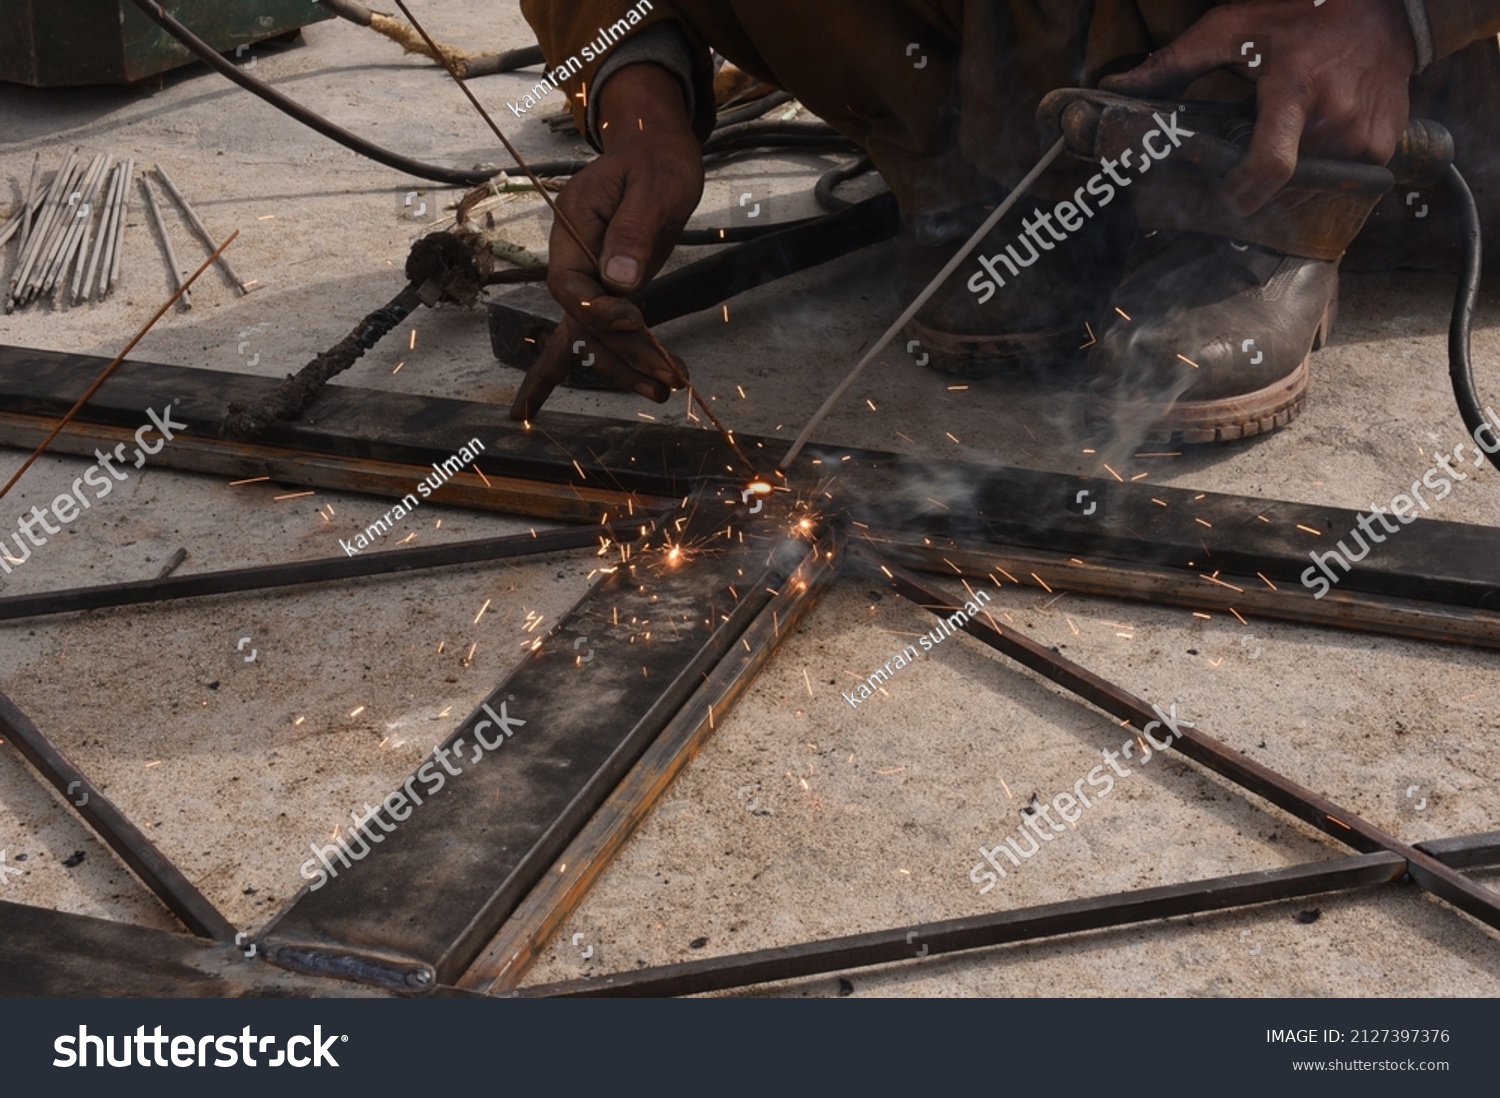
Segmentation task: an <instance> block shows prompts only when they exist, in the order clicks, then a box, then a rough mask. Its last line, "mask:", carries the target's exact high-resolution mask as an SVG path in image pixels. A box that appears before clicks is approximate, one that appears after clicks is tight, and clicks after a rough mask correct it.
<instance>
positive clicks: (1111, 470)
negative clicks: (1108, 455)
mask: <svg viewBox="0 0 1500 1098" xmlns="http://www.w3.org/2000/svg"><path fill="white" fill-rule="evenodd" d="M1104 469H1105V471H1106V472H1107V473H1109V475H1110V476H1112V477H1114V478H1115V479H1116V480H1117V481H1119V482H1120V483H1121V484H1124V483H1125V478H1124V477H1122V476H1121V475H1120V474H1119V473H1117V472H1115V471H1114V470H1113V469H1111V468H1110V467H1109V463H1108V462H1105V464H1104Z"/></svg>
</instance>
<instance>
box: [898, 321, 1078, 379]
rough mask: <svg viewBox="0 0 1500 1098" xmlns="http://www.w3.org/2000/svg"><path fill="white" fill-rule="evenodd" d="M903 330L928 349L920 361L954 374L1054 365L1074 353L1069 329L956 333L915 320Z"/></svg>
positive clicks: (980, 374)
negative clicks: (1013, 333) (985, 333)
mask: <svg viewBox="0 0 1500 1098" xmlns="http://www.w3.org/2000/svg"><path fill="white" fill-rule="evenodd" d="M902 334H903V335H904V336H906V337H907V339H908V340H915V341H916V342H917V343H919V344H920V345H921V346H920V347H919V348H915V352H916V354H918V355H920V354H922V353H923V352H926V353H927V361H926V362H922V361H921V359H920V358H918V359H917V361H918V364H919V365H921V366H923V367H925V368H926V369H929V370H936V371H937V372H938V373H941V374H949V375H952V376H954V377H963V378H975V379H977V378H982V377H988V376H990V375H992V374H996V373H1001V372H1005V371H1008V370H1013V369H1016V368H1020V367H1027V366H1047V365H1053V364H1055V363H1058V362H1061V361H1063V360H1064V359H1066V358H1067V357H1068V355H1069V354H1070V353H1071V350H1070V349H1069V347H1068V341H1069V338H1070V336H1069V334H1068V333H1065V332H1027V333H1024V334H1019V335H1011V334H1007V335H972V336H967V335H954V334H953V333H952V332H941V331H938V330H937V329H936V328H929V327H928V326H927V325H925V324H923V323H922V322H921V321H920V320H912V321H911V322H910V323H908V324H907V326H906V328H905V330H904V331H903V332H902Z"/></svg>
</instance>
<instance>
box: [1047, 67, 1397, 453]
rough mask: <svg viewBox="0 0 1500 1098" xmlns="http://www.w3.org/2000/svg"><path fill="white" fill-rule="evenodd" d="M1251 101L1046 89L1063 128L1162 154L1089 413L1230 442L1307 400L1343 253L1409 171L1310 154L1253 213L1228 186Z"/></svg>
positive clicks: (1165, 433) (1122, 424)
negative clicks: (1234, 199)
mask: <svg viewBox="0 0 1500 1098" xmlns="http://www.w3.org/2000/svg"><path fill="white" fill-rule="evenodd" d="M1242 112H1243V108H1242V107H1240V106H1236V105H1222V104H1201V103H1200V104H1193V105H1174V104H1165V103H1146V102H1143V101H1134V100H1128V99H1126V98H1124V97H1121V96H1112V95H1110V94H1108V93H1102V92H1077V91H1070V90H1064V91H1059V92H1054V93H1053V94H1052V95H1051V96H1049V97H1048V99H1047V100H1044V101H1043V105H1042V109H1041V110H1040V111H1039V112H1038V117H1039V119H1041V120H1042V121H1043V122H1044V125H1049V126H1051V127H1053V128H1052V129H1050V130H1049V133H1051V132H1060V133H1062V134H1063V135H1064V136H1065V137H1066V138H1067V140H1068V141H1069V147H1070V148H1072V147H1073V146H1074V145H1076V144H1081V145H1083V146H1085V147H1088V148H1091V149H1092V150H1093V155H1094V157H1095V159H1096V160H1097V162H1098V163H1100V164H1103V165H1112V164H1116V163H1118V164H1119V165H1121V166H1124V167H1126V168H1128V167H1129V165H1130V159H1129V154H1130V153H1131V152H1132V151H1135V152H1139V151H1140V150H1141V149H1143V148H1144V149H1146V150H1147V151H1148V152H1149V154H1150V156H1151V157H1153V158H1154V163H1152V164H1151V166H1150V167H1149V169H1148V168H1141V169H1139V170H1138V171H1136V173H1135V175H1134V176H1133V177H1130V199H1131V204H1132V205H1133V206H1134V209H1135V214H1136V217H1137V220H1138V223H1139V229H1138V231H1137V235H1136V239H1135V243H1134V244H1133V245H1132V247H1131V249H1130V255H1129V258H1128V260H1127V262H1126V272H1125V276H1124V278H1123V279H1122V280H1121V283H1120V285H1119V287H1118V288H1117V289H1116V290H1115V292H1114V294H1113V295H1112V297H1111V299H1110V301H1109V306H1108V308H1107V309H1106V310H1105V313H1104V315H1103V317H1102V319H1101V321H1100V331H1099V340H1098V343H1096V344H1095V345H1094V347H1093V349H1092V350H1091V352H1090V354H1089V370H1090V372H1091V373H1092V374H1093V380H1092V382H1091V383H1090V385H1089V391H1088V400H1087V404H1086V409H1085V411H1086V415H1087V418H1088V421H1089V424H1090V426H1107V427H1111V428H1113V429H1114V433H1115V434H1116V435H1117V436H1120V437H1128V438H1131V439H1141V440H1145V441H1152V442H1173V441H1177V442H1184V443H1204V442H1220V441H1227V440H1231V439H1241V438H1247V437H1250V436H1253V435H1263V434H1266V433H1268V432H1270V431H1274V430H1276V429H1277V428H1280V427H1285V426H1286V425H1287V424H1288V423H1290V422H1291V421H1292V420H1293V419H1295V418H1296V417H1297V416H1298V414H1300V412H1301V411H1302V407H1303V404H1304V403H1305V401H1306V399H1307V390H1308V360H1309V357H1310V355H1311V354H1312V352H1313V351H1314V350H1316V349H1318V348H1319V347H1321V346H1323V344H1324V343H1325V342H1326V341H1327V340H1328V337H1329V335H1330V333H1331V330H1332V327H1333V319H1334V312H1335V303H1336V300H1337V295H1338V264H1339V261H1340V260H1341V259H1342V258H1343V255H1344V252H1345V250H1346V249H1347V248H1348V247H1349V244H1350V242H1351V241H1352V240H1353V239H1354V238H1355V236H1356V235H1358V233H1359V230H1360V229H1361V228H1362V227H1363V226H1364V224H1365V221H1366V220H1367V219H1368V217H1369V215H1370V211H1371V210H1372V209H1374V207H1375V205H1376V204H1377V203H1378V202H1379V201H1380V198H1381V196H1382V195H1384V194H1387V193H1389V192H1390V190H1391V188H1392V187H1393V186H1394V185H1395V177H1394V175H1393V174H1392V173H1391V172H1390V171H1389V170H1388V169H1386V168H1381V167H1376V166H1373V165H1368V164H1355V163H1345V162H1335V161H1327V160H1313V159H1307V160H1304V161H1303V162H1302V163H1300V164H1299V167H1298V174H1297V175H1296V176H1294V177H1293V179H1292V180H1291V181H1290V182H1289V183H1288V185H1287V186H1286V187H1284V188H1282V190H1281V191H1280V192H1278V193H1277V195H1276V196H1275V197H1274V198H1272V200H1271V201H1270V202H1269V203H1267V204H1266V205H1265V206H1264V207H1262V208H1261V209H1260V210H1259V211H1257V212H1256V213H1254V214H1251V215H1249V216H1241V215H1239V214H1237V213H1235V212H1234V211H1232V210H1231V209H1230V208H1229V207H1228V206H1227V205H1226V204H1225V203H1224V201H1223V200H1222V199H1221V197H1220V187H1221V185H1222V180H1223V173H1224V171H1225V170H1226V166H1227V165H1232V164H1234V163H1236V162H1237V161H1238V160H1239V157H1240V156H1241V155H1243V149H1244V145H1245V143H1246V142H1247V141H1248V139H1249V134H1250V133H1251V130H1252V124H1253V120H1252V119H1251V118H1250V117H1249V116H1248V115H1243V113H1242ZM1169 118H1170V121H1169V120H1168V119H1169ZM1153 130H1155V131H1156V133H1155V134H1152V133H1151V131H1153ZM1163 135H1165V136H1163ZM1153 138H1154V139H1155V141H1156V143H1155V144H1154V145H1153V144H1152V139H1153ZM1166 140H1170V145H1171V147H1170V148H1166V147H1165V145H1164V144H1163V142H1164V141H1166ZM1158 149H1164V150H1165V151H1163V152H1158V151H1156V150H1158ZM1143 159H1144V158H1143Z"/></svg>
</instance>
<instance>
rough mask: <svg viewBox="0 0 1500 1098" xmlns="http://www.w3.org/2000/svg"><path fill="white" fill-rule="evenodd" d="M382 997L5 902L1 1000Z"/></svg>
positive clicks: (176, 938)
mask: <svg viewBox="0 0 1500 1098" xmlns="http://www.w3.org/2000/svg"><path fill="white" fill-rule="evenodd" d="M379 994H380V993H379V992H377V991H374V990H373V989H371V988H368V987H361V986H358V985H355V984H345V983H340V982H337V981H334V980H319V979H313V978H311V977H307V976H299V975H297V974H296V973H292V972H285V971H283V970H281V969H279V968H275V967H274V966H272V965H268V964H265V963H263V962H262V961H260V960H259V959H258V958H248V957H246V956H245V953H244V951H243V950H241V949H237V948H235V947H234V946H233V945H230V944H225V943H214V942H205V941H203V940H202V939H200V938H194V937H191V936H189V935H187V934H172V933H169V932H167V931H164V930H151V929H149V928H147V927H140V926H131V925H130V924H129V923H116V922H110V921H109V920H106V919H95V918H92V917H91V916H88V915H70V914H67V913H65V912H61V911H50V910H48V909H46V908H41V907H30V906H28V905H26V904H17V903H11V902H9V901H7V900H0V995H3V996H5V997H7V998H47V999H57V998H83V997H88V998H102V997H116V998H117V997H132V998H186V999H199V998H202V999H222V998H258V997H268V998H281V997H285V996H298V997H306V996H313V995H316V996H324V997H336V998H350V997H357V998H369V997H372V996H378V995H379Z"/></svg>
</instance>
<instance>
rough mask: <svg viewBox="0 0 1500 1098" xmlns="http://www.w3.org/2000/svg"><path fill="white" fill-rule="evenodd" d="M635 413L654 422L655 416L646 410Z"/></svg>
mask: <svg viewBox="0 0 1500 1098" xmlns="http://www.w3.org/2000/svg"><path fill="white" fill-rule="evenodd" d="M636 415H638V416H640V417H641V418H642V419H649V420H650V421H651V422H652V423H655V422H656V417H655V416H653V415H649V414H647V413H646V412H637V413H636Z"/></svg>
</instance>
